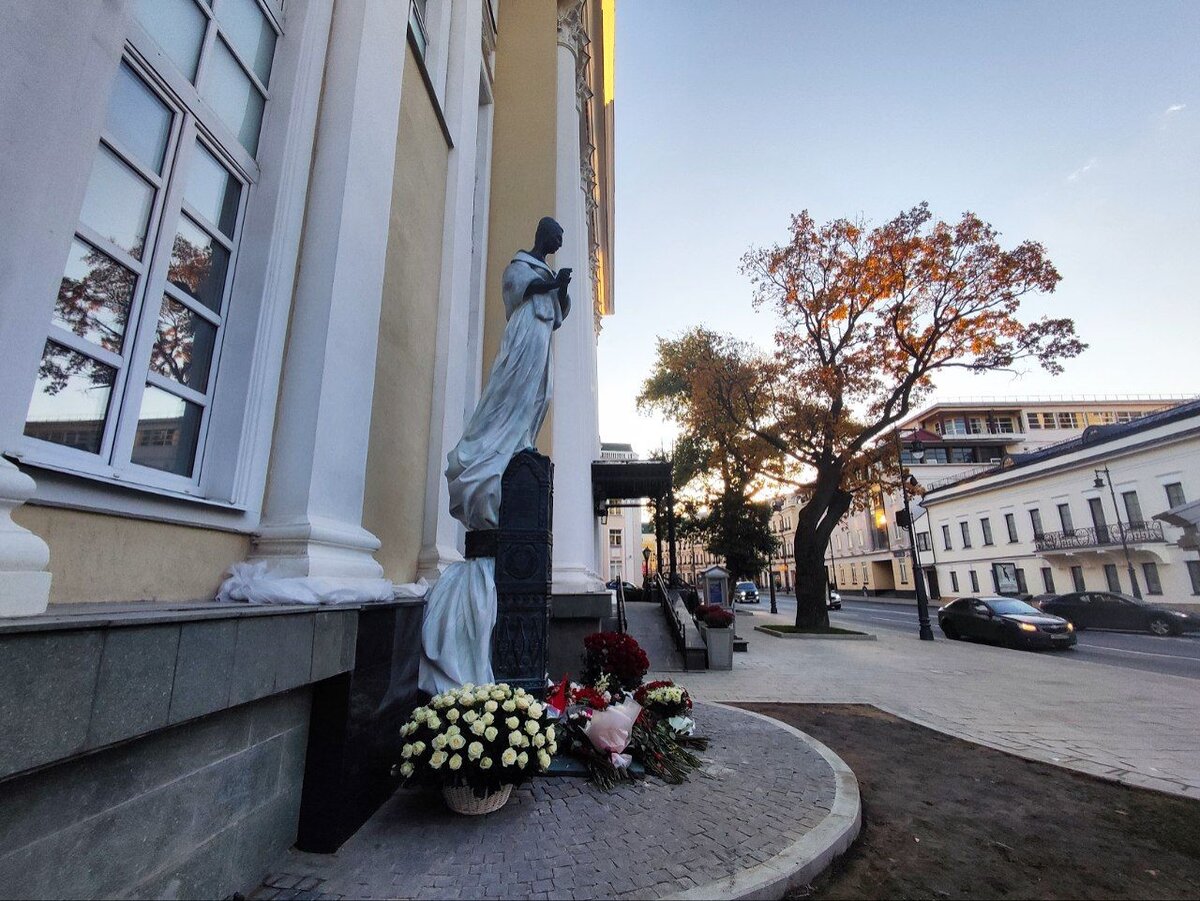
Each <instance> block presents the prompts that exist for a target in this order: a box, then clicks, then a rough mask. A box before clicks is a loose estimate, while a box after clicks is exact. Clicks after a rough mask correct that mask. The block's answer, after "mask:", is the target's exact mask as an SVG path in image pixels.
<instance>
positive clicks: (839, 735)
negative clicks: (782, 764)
mask: <svg viewBox="0 0 1200 901" xmlns="http://www.w3.org/2000/svg"><path fill="white" fill-rule="evenodd" d="M740 706H742V707H745V708H746V709H747V710H756V711H759V712H760V713H765V714H767V715H769V716H772V717H775V718H776V719H779V720H782V721H783V722H785V723H789V724H790V725H792V726H795V727H797V728H798V729H801V730H803V731H804V732H807V733H808V734H810V735H812V736H813V737H815V738H816V739H818V740H819V741H822V742H824V743H825V744H826V745H828V746H829V747H830V748H831V749H832V750H833V751H834V752H835V753H836V754H838V755H839V756H840V757H841V758H842V759H843V760H845V761H846V763H848V764H849V765H850V767H851V769H853V770H854V772H855V774H856V775H857V776H858V782H859V788H860V790H861V792H862V806H863V828H862V832H861V834H860V835H859V838H858V841H857V842H855V844H854V845H853V846H852V847H851V849H850V850H849V851H848V852H847V853H846V854H845V855H844V856H843V857H841V858H839V859H838V860H837V861H835V862H834V864H833V866H832V867H831V868H830V869H829V870H828V871H827V872H826V873H825V874H824V875H823V876H822V877H821V878H820V879H818V880H817V882H816V883H815V884H813V885H812V886H810V887H808V888H802V889H797V890H795V891H793V892H792V893H791V894H790V895H789V896H788V897H789V898H793V899H799V898H1196V897H1198V896H1200V801H1191V800H1188V799H1186V798H1176V797H1172V796H1169V795H1163V794H1159V793H1157V792H1152V791H1144V790H1141V789H1135V788H1128V787H1126V786H1122V785H1115V784H1112V783H1109V782H1104V781H1102V780H1099V779H1093V778H1091V777H1089V776H1085V775H1083V774H1077V773H1072V772H1070V771H1068V770H1063V769H1059V768H1057V767H1053V766H1049V765H1046V764H1041V763H1035V762H1032V761H1027V760H1022V759H1021V758H1019V757H1014V756H1011V755H1008V754H1004V753H1002V752H1000V751H994V750H992V749H990V748H984V747H981V746H979V745H973V744H970V743H969V742H965V741H960V740H959V739H955V738H950V737H948V736H945V735H942V734H940V733H937V732H934V731H932V730H930V729H926V728H924V727H922V726H917V725H914V724H912V723H909V722H907V721H905V720H902V719H899V718H897V717H894V716H891V715H890V714H886V713H883V712H882V711H880V710H877V709H875V708H874V707H868V706H863V705H849V704H847V705H824V704H743V705H740Z"/></svg>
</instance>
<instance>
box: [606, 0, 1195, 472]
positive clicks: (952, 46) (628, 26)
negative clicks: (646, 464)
mask: <svg viewBox="0 0 1200 901" xmlns="http://www.w3.org/2000/svg"><path fill="white" fill-rule="evenodd" d="M616 52H617V62H616V78H617V82H616V185H617V191H616V251H615V263H616V279H615V299H616V308H617V315H616V316H613V317H611V318H608V319H606V320H605V324H604V332H603V334H602V335H601V338H600V367H601V377H600V424H601V434H602V436H603V438H604V440H605V441H632V442H633V444H634V446H635V449H637V450H639V451H642V452H646V451H649V450H651V449H653V448H656V447H657V446H658V445H659V442H660V441H664V440H665V441H667V442H668V443H669V440H670V439H669V432H668V431H667V430H666V429H665V428H664V427H663V426H662V425H661V424H659V423H657V422H655V421H653V420H651V419H648V418H644V417H641V416H639V415H638V414H637V412H636V410H635V408H634V397H635V396H636V394H637V391H638V388H639V386H640V384H641V380H642V379H643V378H645V376H646V374H647V372H648V371H649V368H650V365H651V363H652V361H653V358H654V338H655V337H656V336H658V335H674V334H677V333H679V332H680V331H682V330H684V329H686V328H688V327H690V326H692V325H696V324H699V323H704V324H706V325H708V326H710V327H712V328H715V329H718V330H721V331H725V332H728V333H731V334H735V335H738V336H740V337H744V338H749V339H753V340H756V341H758V342H759V343H761V344H762V345H763V346H769V344H770V342H771V334H772V331H773V325H772V321H771V318H770V315H769V314H768V313H754V312H753V311H752V309H751V306H750V300H749V298H750V289H749V282H748V281H747V280H746V279H745V277H743V276H742V275H741V274H740V273H739V271H738V261H739V258H740V257H741V255H742V254H743V253H744V252H745V251H746V249H747V248H748V247H750V246H751V245H754V244H767V243H775V242H779V241H783V240H784V239H785V237H786V228H787V223H788V217H789V215H790V214H791V213H793V212H799V211H800V210H802V209H808V210H809V211H810V212H811V213H812V214H813V216H814V217H815V218H817V219H818V220H821V221H824V220H827V219H832V218H836V217H839V216H855V215H859V214H862V215H865V216H866V217H868V218H869V219H871V220H872V221H875V222H882V221H884V220H886V219H888V218H890V217H891V216H893V215H895V214H896V213H897V212H899V211H900V210H901V209H906V208H908V207H910V206H912V205H914V204H916V203H918V202H919V201H921V200H928V201H929V202H930V204H931V206H932V208H933V210H934V212H935V214H937V215H939V216H942V217H943V218H956V217H958V216H959V215H960V214H961V213H962V212H963V211H965V210H971V211H973V212H976V213H978V214H979V215H980V216H982V217H983V218H984V219H986V220H988V221H990V222H991V223H993V224H994V225H996V226H997V227H998V228H999V229H1000V230H1001V232H1002V238H1001V240H1002V242H1004V243H1005V244H1006V245H1007V244H1013V243H1017V242H1018V241H1021V240H1024V239H1027V238H1028V239H1034V240H1038V241H1040V242H1042V243H1043V244H1044V245H1045V246H1046V248H1047V250H1048V252H1049V255H1050V258H1051V259H1052V260H1053V261H1054V262H1055V264H1056V265H1057V266H1058V268H1059V271H1060V272H1061V273H1062V276H1063V281H1062V283H1061V284H1060V286H1059V288H1058V290H1057V291H1056V292H1055V293H1054V294H1053V295H1050V296H1049V297H1048V298H1045V299H1042V298H1038V299H1035V300H1033V301H1032V302H1030V303H1029V305H1028V311H1029V312H1030V313H1036V314H1037V315H1041V314H1042V313H1043V312H1049V313H1053V314H1055V315H1069V316H1072V317H1074V318H1075V321H1076V325H1077V328H1078V330H1079V332H1080V334H1081V337H1082V338H1083V340H1085V341H1087V342H1088V343H1089V344H1090V345H1091V348H1090V350H1088V351H1087V352H1086V353H1085V354H1084V355H1083V356H1082V357H1080V358H1078V359H1077V360H1074V361H1071V362H1069V363H1068V364H1067V371H1066V373H1065V374H1064V375H1062V376H1059V377H1057V378H1050V377H1049V376H1047V375H1045V374H1044V373H1042V372H1041V371H1040V370H1034V371H1031V372H1029V373H1027V374H1025V375H1023V376H1021V377H1019V378H1016V379H1014V378H1013V377H1012V376H1010V375H1003V374H993V375H987V376H970V375H968V374H961V373H956V374H952V375H948V376H947V377H945V378H944V379H943V380H942V382H941V383H939V389H940V390H939V393H941V394H942V395H944V396H950V395H966V394H972V395H973V394H989V395H991V394H1022V395H1025V394H1038V395H1040V394H1076V393H1088V394H1097V393H1160V392H1165V393H1200V288H1198V287H1197V286H1198V285H1200V0H1183V2H1125V3H1112V2H1098V0H1087V2H1065V0H1053V2H1039V3H1032V2H999V0H997V2H990V3H984V2H982V0H978V2H954V3H950V2H941V3H934V2H920V3H916V2H911V3H905V2H887V3H885V2H857V0H856V2H852V3H851V2H845V3H843V2H836V3H835V2H832V0H831V2H826V3H807V2H794V0H792V2H763V0H738V2H732V0H726V2H716V0H713V2H702V0H680V2H666V0H623V2H620V3H619V4H618V8H617V46H616Z"/></svg>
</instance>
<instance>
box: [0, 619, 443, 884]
mask: <svg viewBox="0 0 1200 901" xmlns="http://www.w3.org/2000/svg"><path fill="white" fill-rule="evenodd" d="M422 610H423V605H422V603H421V602H392V603H384V604H374V605H358V606H353V607H336V608H328V607H326V608H312V607H307V608H296V607H251V606H248V605H244V604H242V605H223V604H216V603H207V604H204V603H196V604H181V605H171V606H168V605H155V604H124V605H112V604H96V605H80V606H78V607H76V608H75V609H59V610H55V608H54V607H51V608H50V611H51V612H50V613H49V614H47V615H44V616H40V617H27V618H21V619H12V620H7V621H5V622H3V623H0V685H3V686H4V689H3V691H0V897H22V898H64V897H67V898H70V897H116V896H120V897H134V898H137V897H145V898H190V897H215V898H222V897H227V896H229V895H231V894H232V893H234V892H237V891H245V890H246V889H247V887H250V886H253V885H255V884H257V883H258V882H259V881H260V880H261V879H262V877H263V875H264V874H265V872H266V871H267V869H268V868H269V866H270V861H271V860H272V859H274V858H275V857H277V856H278V855H279V854H280V853H281V852H282V851H284V850H285V849H287V848H288V847H290V846H291V845H292V843H293V842H294V841H295V840H296V837H297V831H298V826H299V825H300V824H302V823H306V822H314V821H321V822H324V823H326V824H327V825H326V831H327V832H330V833H331V832H332V830H333V829H334V828H335V827H336V829H337V830H340V833H341V835H342V837H343V838H344V837H345V836H348V835H349V834H351V833H353V831H354V830H355V829H357V828H358V826H359V825H361V823H362V822H363V821H364V820H365V819H366V818H367V817H368V816H369V815H370V814H371V813H372V812H373V811H374V810H375V808H376V807H377V806H378V805H379V804H380V803H381V802H382V801H383V800H384V799H385V798H386V797H387V795H388V794H390V792H391V790H392V789H393V788H394V783H392V782H390V781H389V780H390V775H389V771H390V768H391V764H392V763H394V762H395V760H396V759H398V756H399V750H398V746H399V722H402V721H403V719H404V718H405V717H407V716H408V713H409V712H410V710H411V708H412V706H414V704H415V698H416V661H417V660H419V654H420V644H419V636H420V620H421V615H422ZM398 662H399V663H398ZM339 710H340V711H341V712H342V715H341V716H339V715H337V714H338V711H339ZM365 720H370V722H364V721H365ZM334 847H336V845H335V846H334Z"/></svg>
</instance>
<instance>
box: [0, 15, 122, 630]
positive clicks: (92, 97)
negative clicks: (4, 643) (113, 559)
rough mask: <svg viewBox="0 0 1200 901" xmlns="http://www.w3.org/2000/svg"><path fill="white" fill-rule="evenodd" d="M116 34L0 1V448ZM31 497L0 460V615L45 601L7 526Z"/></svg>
mask: <svg viewBox="0 0 1200 901" xmlns="http://www.w3.org/2000/svg"><path fill="white" fill-rule="evenodd" d="M125 30H126V20H125V16H124V15H123V14H121V13H120V12H118V13H117V14H114V11H113V10H112V9H111V8H102V7H101V6H99V5H97V4H95V3H92V2H89V0H62V2H59V3H54V4H49V5H47V6H45V7H39V8H38V9H37V10H33V9H32V8H28V7H26V6H23V5H21V4H0V83H3V85H4V90H3V91H0V122H3V123H5V128H4V162H3V165H0V209H3V210H4V221H5V224H6V227H5V229H4V240H3V241H0V348H3V350H2V351H0V452H5V453H17V452H19V450H20V444H21V433H22V430H23V428H24V423H25V414H26V412H27V411H28V409H29V398H30V396H31V395H32V393H33V387H34V381H35V379H36V378H37V371H38V360H40V359H41V356H42V348H43V346H44V345H45V342H46V335H47V329H48V327H49V325H50V317H51V313H52V312H53V310H54V299H55V297H56V295H57V293H58V286H59V283H60V282H61V281H62V275H63V264H64V263H65V262H66V259H67V253H68V249H69V247H70V244H71V237H72V234H73V233H74V230H75V224H76V222H77V221H78V217H79V208H80V206H82V204H83V198H84V194H85V193H86V191H87V183H88V176H89V174H90V173H91V169H92V161H93V159H94V158H95V155H96V142H97V140H98V139H99V136H100V129H101V127H102V125H103V124H104V119H105V113H106V110H107V108H108V102H107V101H108V93H109V90H110V88H111V86H112V79H113V75H114V74H115V72H116V71H117V66H118V65H119V64H120V60H121V47H122V45H123V43H124V40H125ZM34 490H35V485H34V481H33V479H32V478H30V477H29V476H28V475H26V474H25V473H23V472H22V471H21V470H19V469H18V468H17V467H16V466H15V465H13V464H12V463H10V462H8V461H7V460H5V459H3V458H0V617H5V616H29V615H33V614H38V613H42V612H44V611H45V609H46V605H47V603H48V602H49V597H50V573H49V572H47V571H46V567H47V565H48V563H49V559H50V551H49V549H48V548H47V546H46V543H45V542H44V541H42V539H41V538H39V537H37V536H36V535H34V534H33V533H32V532H30V531H29V530H28V529H24V528H22V527H21V526H19V525H17V524H16V523H15V522H13V520H12V512H13V510H15V509H17V508H18V507H20V506H21V505H22V504H23V503H24V502H25V501H26V500H28V499H29V498H30V497H31V496H32V495H33V493H34Z"/></svg>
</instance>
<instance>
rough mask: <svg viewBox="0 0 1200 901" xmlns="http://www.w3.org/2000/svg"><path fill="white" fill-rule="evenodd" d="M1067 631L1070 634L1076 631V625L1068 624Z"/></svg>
mask: <svg viewBox="0 0 1200 901" xmlns="http://www.w3.org/2000/svg"><path fill="white" fill-rule="evenodd" d="M1067 631H1068V632H1074V631H1075V624H1074V623H1067Z"/></svg>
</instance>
